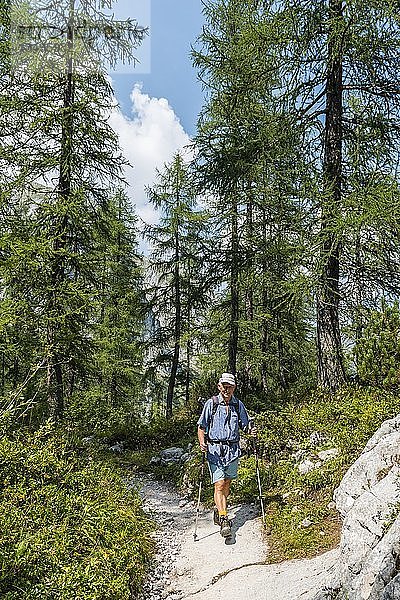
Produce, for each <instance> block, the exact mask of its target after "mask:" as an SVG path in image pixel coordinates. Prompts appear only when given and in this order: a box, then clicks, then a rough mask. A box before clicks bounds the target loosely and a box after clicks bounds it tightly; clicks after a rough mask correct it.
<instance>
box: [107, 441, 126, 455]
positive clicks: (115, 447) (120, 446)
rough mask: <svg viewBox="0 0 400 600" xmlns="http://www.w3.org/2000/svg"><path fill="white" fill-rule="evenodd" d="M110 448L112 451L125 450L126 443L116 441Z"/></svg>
mask: <svg viewBox="0 0 400 600" xmlns="http://www.w3.org/2000/svg"><path fill="white" fill-rule="evenodd" d="M109 450H110V451H111V452H117V453H119V452H123V451H124V444H123V443H122V442H115V444H113V445H112V446H110V447H109Z"/></svg>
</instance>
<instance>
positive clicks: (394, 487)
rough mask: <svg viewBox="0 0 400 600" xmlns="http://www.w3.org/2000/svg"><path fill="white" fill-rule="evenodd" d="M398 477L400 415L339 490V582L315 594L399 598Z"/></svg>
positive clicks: (381, 431) (336, 495)
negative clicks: (335, 593) (334, 593)
mask: <svg viewBox="0 0 400 600" xmlns="http://www.w3.org/2000/svg"><path fill="white" fill-rule="evenodd" d="M399 478H400V415H398V416H397V417H395V418H394V419H390V420H388V421H385V422H384V423H383V424H382V426H381V427H380V428H379V430H378V431H377V432H376V433H375V434H374V435H373V436H372V438H371V439H370V440H369V442H368V443H367V445H366V446H365V448H364V450H363V452H362V454H361V455H360V457H359V458H358V459H357V461H356V462H355V463H354V464H353V465H352V466H351V467H350V469H349V470H348V471H347V473H346V475H345V476H344V478H343V480H342V482H341V483H340V485H339V487H338V488H337V490H335V493H334V500H335V503H336V507H337V509H338V511H339V512H340V514H341V516H342V519H343V526H342V536H341V541H340V554H339V561H338V564H337V566H336V571H335V574H334V577H333V581H335V584H334V585H333V584H332V583H331V582H330V583H328V585H327V586H326V589H327V592H326V595H325V596H321V597H320V596H317V597H315V598H314V600H325V599H326V600H327V599H328V598H329V599H330V598H336V597H337V598H342V597H343V598H344V597H346V598H348V600H396V599H397V598H400V574H399V572H398V571H399V569H398V566H399V563H400V514H399V512H400V486H399ZM332 589H335V590H337V589H339V590H340V592H339V593H338V595H337V596H332V593H333V592H332V593H331V590H332ZM329 594H331V595H330V596H329Z"/></svg>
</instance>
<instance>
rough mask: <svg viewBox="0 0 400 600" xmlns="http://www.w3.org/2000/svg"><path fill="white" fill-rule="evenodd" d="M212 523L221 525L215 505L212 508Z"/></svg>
mask: <svg viewBox="0 0 400 600" xmlns="http://www.w3.org/2000/svg"><path fill="white" fill-rule="evenodd" d="M214 525H218V527H219V526H220V525H221V523H220V521H219V512H218V508H217V507H215V508H214Z"/></svg>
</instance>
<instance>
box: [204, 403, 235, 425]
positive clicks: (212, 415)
mask: <svg viewBox="0 0 400 600" xmlns="http://www.w3.org/2000/svg"><path fill="white" fill-rule="evenodd" d="M211 400H212V409H211V418H210V423H209V426H208V430H209V431H210V429H211V427H212V426H213V422H214V415H215V413H216V412H217V409H218V406H219V400H218V396H212V398H211ZM231 408H234V409H235V410H236V412H237V414H238V416H239V400H238V399H237V398H236V397H235V396H233V397H232V398H231V402H230V403H229V412H228V418H229V420H230V418H231V415H230V409H231Z"/></svg>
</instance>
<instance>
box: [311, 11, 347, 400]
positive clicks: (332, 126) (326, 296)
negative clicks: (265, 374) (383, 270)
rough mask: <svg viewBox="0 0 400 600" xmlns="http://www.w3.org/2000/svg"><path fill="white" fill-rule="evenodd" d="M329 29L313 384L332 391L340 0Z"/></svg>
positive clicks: (339, 364)
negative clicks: (315, 357) (315, 371)
mask: <svg viewBox="0 0 400 600" xmlns="http://www.w3.org/2000/svg"><path fill="white" fill-rule="evenodd" d="M329 14H330V28H329V39H328V69H327V85H326V122H325V147H324V163H323V175H324V189H323V200H322V214H321V239H322V255H321V259H322V260H321V273H320V280H319V289H318V294H317V350H318V383H319V385H320V386H322V387H324V388H326V389H329V390H330V391H334V390H336V389H337V388H339V387H340V386H341V385H342V384H343V383H344V382H345V380H346V375H345V370H344V366H343V356H342V344H341V337H340V326H339V300H340V292H339V268H340V243H339V240H338V235H337V234H336V233H335V217H336V215H337V214H338V212H339V211H340V207H341V198H342V189H341V179H342V144H343V134H342V115H343V106H342V101H343V83H342V77H343V66H342V56H341V52H342V51H341V47H340V34H339V33H338V31H337V27H338V25H339V24H340V23H341V21H342V18H343V14H342V0H330V1H329Z"/></svg>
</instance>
